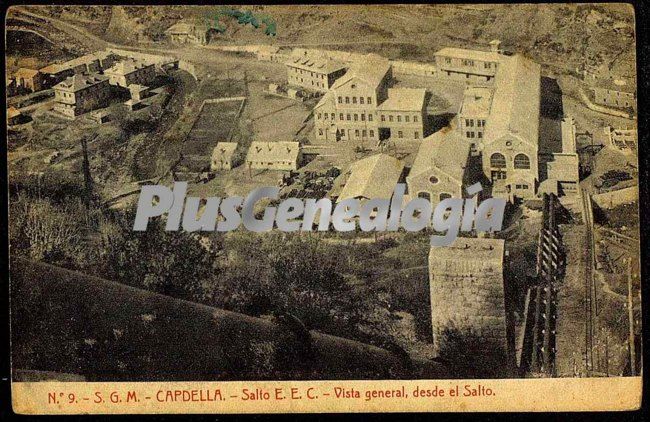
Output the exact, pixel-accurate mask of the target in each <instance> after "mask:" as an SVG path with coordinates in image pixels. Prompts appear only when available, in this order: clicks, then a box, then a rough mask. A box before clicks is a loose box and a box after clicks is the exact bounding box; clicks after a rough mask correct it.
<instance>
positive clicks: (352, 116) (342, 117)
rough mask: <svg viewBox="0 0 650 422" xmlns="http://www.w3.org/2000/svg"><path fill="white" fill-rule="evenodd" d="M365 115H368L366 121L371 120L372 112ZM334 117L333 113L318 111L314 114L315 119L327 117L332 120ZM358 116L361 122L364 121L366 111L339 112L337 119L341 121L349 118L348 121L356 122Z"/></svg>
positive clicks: (326, 118) (325, 118)
mask: <svg viewBox="0 0 650 422" xmlns="http://www.w3.org/2000/svg"><path fill="white" fill-rule="evenodd" d="M367 116H368V121H369V122H372V120H373V117H372V114H368V115H367ZM335 117H336V115H335V113H318V114H317V115H316V120H328V119H329V120H334V119H335ZM359 118H360V119H361V121H362V122H365V121H366V113H361V114H358V113H354V114H350V113H347V114H343V113H339V120H341V121H343V120H349V121H352V120H354V121H355V122H358V121H359Z"/></svg>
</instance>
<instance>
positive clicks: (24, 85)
mask: <svg viewBox="0 0 650 422" xmlns="http://www.w3.org/2000/svg"><path fill="white" fill-rule="evenodd" d="M14 79H15V80H16V87H17V88H18V90H24V91H29V92H36V91H40V90H41V89H43V88H44V87H43V74H42V73H41V72H39V71H38V70H34V69H27V68H24V67H21V68H20V69H18V70H17V71H16V73H15V74H14Z"/></svg>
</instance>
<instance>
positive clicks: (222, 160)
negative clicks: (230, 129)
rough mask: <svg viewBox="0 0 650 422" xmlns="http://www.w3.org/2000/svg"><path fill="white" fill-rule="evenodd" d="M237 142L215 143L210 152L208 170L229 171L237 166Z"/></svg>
mask: <svg viewBox="0 0 650 422" xmlns="http://www.w3.org/2000/svg"><path fill="white" fill-rule="evenodd" d="M236 150H237V142H217V146H216V147H214V149H213V150H212V157H211V160H210V170H211V171H218V170H230V169H232V168H233V167H235V166H236V165H237V163H236V162H235V151H236Z"/></svg>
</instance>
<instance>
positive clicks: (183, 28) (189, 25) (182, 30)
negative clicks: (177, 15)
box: [165, 21, 208, 34]
mask: <svg viewBox="0 0 650 422" xmlns="http://www.w3.org/2000/svg"><path fill="white" fill-rule="evenodd" d="M203 28H205V29H206V30H207V28H208V25H206V24H204V23H201V22H187V21H181V22H178V23H175V24H174V25H172V26H170V27H169V28H167V29H166V30H165V33H166V34H192V33H194V31H196V30H197V29H203Z"/></svg>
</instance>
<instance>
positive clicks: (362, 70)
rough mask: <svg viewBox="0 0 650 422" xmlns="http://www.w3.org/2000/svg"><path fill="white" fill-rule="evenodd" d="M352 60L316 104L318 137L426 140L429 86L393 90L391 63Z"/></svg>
mask: <svg viewBox="0 0 650 422" xmlns="http://www.w3.org/2000/svg"><path fill="white" fill-rule="evenodd" d="M366 58H367V59H366V60H365V61H363V62H356V63H354V64H353V65H352V66H351V68H350V70H348V71H347V72H346V73H345V75H344V76H342V77H341V78H340V79H338V80H337V81H336V82H335V83H334V85H333V86H332V88H331V90H330V91H328V92H327V93H326V94H325V95H324V96H323V98H321V101H320V102H319V103H318V104H317V105H316V107H314V111H313V114H314V131H315V136H316V138H317V139H319V140H331V141H355V142H361V143H364V142H368V143H370V144H373V145H376V144H377V143H378V142H379V141H380V140H386V139H391V140H395V141H400V140H422V138H423V137H424V130H425V129H424V120H425V105H426V104H425V98H426V90H424V89H413V88H389V83H390V81H391V79H392V68H391V65H390V63H389V62H388V61H387V60H385V59H382V58H380V57H378V56H367V57H366Z"/></svg>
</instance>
